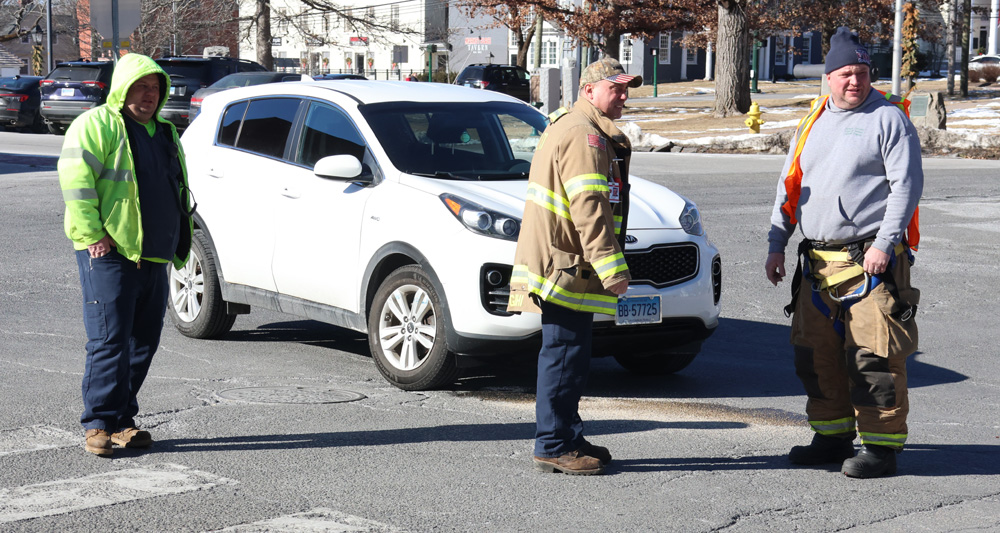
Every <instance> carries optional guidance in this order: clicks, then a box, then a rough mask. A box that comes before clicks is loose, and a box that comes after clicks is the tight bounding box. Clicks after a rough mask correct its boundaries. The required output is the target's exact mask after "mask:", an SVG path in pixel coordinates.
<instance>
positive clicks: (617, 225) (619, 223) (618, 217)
mask: <svg viewBox="0 0 1000 533" xmlns="http://www.w3.org/2000/svg"><path fill="white" fill-rule="evenodd" d="M621 232H622V216H621V215H615V235H618V234H619V233H621Z"/></svg>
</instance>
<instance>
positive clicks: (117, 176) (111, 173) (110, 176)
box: [97, 168, 132, 181]
mask: <svg viewBox="0 0 1000 533" xmlns="http://www.w3.org/2000/svg"><path fill="white" fill-rule="evenodd" d="M97 179H99V180H108V181H132V171H131V170H129V169H127V168H123V169H120V170H115V169H113V168H106V169H104V171H102V172H101V175H100V176H98V177H97Z"/></svg>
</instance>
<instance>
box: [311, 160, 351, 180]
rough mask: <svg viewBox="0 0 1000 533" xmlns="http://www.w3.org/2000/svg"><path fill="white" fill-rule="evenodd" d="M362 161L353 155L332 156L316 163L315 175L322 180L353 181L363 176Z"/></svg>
mask: <svg viewBox="0 0 1000 533" xmlns="http://www.w3.org/2000/svg"><path fill="white" fill-rule="evenodd" d="M361 171H362V167H361V161H358V158H356V157H354V156H353V155H348V154H342V155H331V156H327V157H324V158H323V159H320V160H319V161H317V162H316V166H315V167H313V173H314V174H316V175H317V176H319V177H321V178H332V179H346V180H353V179H354V178H357V177H359V176H360V175H361Z"/></svg>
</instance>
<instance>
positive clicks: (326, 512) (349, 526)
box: [212, 507, 402, 533]
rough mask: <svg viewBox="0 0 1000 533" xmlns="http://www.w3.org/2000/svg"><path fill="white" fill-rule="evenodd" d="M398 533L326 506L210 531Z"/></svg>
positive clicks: (389, 527)
mask: <svg viewBox="0 0 1000 533" xmlns="http://www.w3.org/2000/svg"><path fill="white" fill-rule="evenodd" d="M265 531H266V532H270V533H280V532H288V533H292V532H295V533H310V532H317V533H319V532H323V533H401V532H402V530H401V529H397V528H394V527H392V526H389V525H387V524H383V523H381V522H375V521H374V520H368V519H366V518H361V517H358V516H352V515H349V514H345V513H341V512H339V511H334V510H333V509H328V508H326V507H317V508H315V509H312V510H309V511H305V512H302V513H295V514H290V515H285V516H279V517H277V518H271V519H269V520H262V521H260V522H254V523H252V524H241V525H238V526H232V527H227V528H226V529H218V530H215V531H214V532H212V533H230V532H235V533H258V532H259V533H263V532H265Z"/></svg>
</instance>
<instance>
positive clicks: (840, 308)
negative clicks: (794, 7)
mask: <svg viewBox="0 0 1000 533" xmlns="http://www.w3.org/2000/svg"><path fill="white" fill-rule="evenodd" d="M870 69H871V61H870V59H869V56H868V51H867V50H866V49H865V47H864V46H863V45H862V44H861V43H860V41H859V39H858V37H857V35H855V34H853V33H851V32H850V30H848V29H847V28H839V29H838V31H837V33H836V34H835V35H834V36H833V37H832V38H831V40H830V51H829V53H828V54H827V57H826V68H825V72H826V77H827V81H828V83H829V85H830V95H829V96H828V97H820V98H819V99H817V100H816V101H814V102H813V107H812V109H811V110H810V113H809V115H808V116H807V117H806V118H805V119H803V120H802V122H801V123H800V124H799V128H798V131H797V132H796V135H795V137H794V138H793V140H792V144H791V148H790V150H789V153H788V158H787V159H786V161H785V168H784V170H783V171H782V174H781V179H780V180H779V182H778V190H777V198H776V199H775V204H774V211H773V213H772V215H771V231H770V232H769V233H768V255H767V261H766V264H765V271H766V275H767V279H768V280H769V281H770V282H771V283H772V284H774V285H777V284H778V282H779V281H781V280H782V279H783V278H784V276H785V254H784V250H785V248H786V246H787V245H788V241H789V239H790V237H791V235H792V233H793V232H794V230H795V227H796V226H798V228H799V230H800V231H801V232H802V235H803V237H805V240H804V241H803V242H802V243H801V244H800V246H799V266H798V268H797V271H796V274H795V278H794V279H793V281H792V294H793V298H792V304H789V306H788V307H786V314H788V313H794V316H793V318H792V334H791V343H792V345H793V347H794V351H795V370H796V374H797V375H798V376H799V379H800V380H801V381H802V384H803V385H804V387H805V390H806V394H807V396H808V400H807V402H806V415H807V416H808V419H809V424H810V426H811V427H812V429H813V431H814V432H815V433H814V435H813V440H812V443H811V444H809V445H807V446H795V447H793V448H792V449H791V452H790V453H789V455H788V457H789V460H790V461H791V462H792V463H795V464H807V465H816V464H826V463H842V468H841V470H842V472H843V473H844V474H846V475H848V476H850V477H856V478H871V477H879V476H883V475H892V474H895V472H896V454H897V453H898V452H900V451H902V449H903V444H904V443H905V441H906V437H907V427H906V415H907V413H908V411H909V403H908V400H907V393H906V358H907V357H908V356H909V355H910V354H911V353H913V352H914V351H916V349H917V325H916V321H915V320H914V318H913V315H914V313H915V312H916V306H917V301H918V300H919V291H917V290H916V289H914V288H912V287H911V286H910V266H911V263H912V260H913V255H912V253H911V248H912V249H914V250H915V249H916V245H917V240H918V239H919V231H918V228H917V225H916V222H917V220H916V218H917V217H916V216H915V211H916V208H917V202H918V200H919V199H920V195H921V193H922V190H923V168H922V165H921V160H920V141H919V139H918V137H917V132H916V129H915V128H914V127H913V124H912V123H911V122H910V120H909V118H907V116H906V114H905V113H904V109H905V108H904V105H903V102H902V101H901V100H900V99H899V98H898V97H894V96H892V95H886V94H883V93H881V92H879V91H877V90H872V87H871V78H870ZM800 288H801V290H799V289H800ZM858 433H860V435H861V444H862V445H861V449H860V451H859V452H858V453H857V455H855V451H854V444H853V442H854V439H855V437H856V436H857V435H858Z"/></svg>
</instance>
